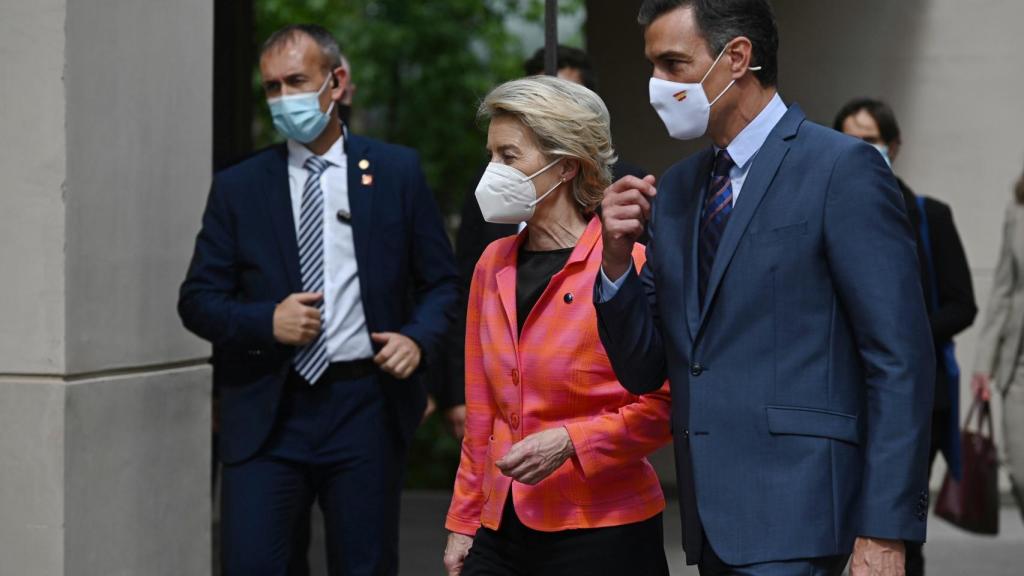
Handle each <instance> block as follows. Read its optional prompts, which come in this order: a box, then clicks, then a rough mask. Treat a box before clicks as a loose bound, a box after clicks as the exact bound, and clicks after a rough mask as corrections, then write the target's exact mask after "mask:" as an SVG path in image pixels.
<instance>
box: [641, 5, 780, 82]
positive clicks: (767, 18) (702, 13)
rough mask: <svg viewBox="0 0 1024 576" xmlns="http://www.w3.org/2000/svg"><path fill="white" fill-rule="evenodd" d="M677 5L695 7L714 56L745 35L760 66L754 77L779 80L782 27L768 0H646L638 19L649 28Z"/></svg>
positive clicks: (699, 24) (752, 60) (699, 26)
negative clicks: (779, 25) (779, 26)
mask: <svg viewBox="0 0 1024 576" xmlns="http://www.w3.org/2000/svg"><path fill="white" fill-rule="evenodd" d="M677 8H692V9H693V16H694V19H695V20H696V22H697V28H698V29H699V30H700V32H701V34H703V35H704V39H705V42H706V43H707V46H708V51H709V52H711V55H712V56H717V55H718V54H719V53H720V52H721V51H722V50H724V49H725V45H726V44H728V43H729V42H731V41H732V40H733V39H735V38H739V37H740V36H744V37H746V38H747V39H748V40H750V44H751V46H752V53H751V57H750V60H751V62H750V65H751V66H760V67H761V69H760V70H759V71H757V72H754V76H755V77H756V78H757V79H758V80H759V81H760V82H761V85H762V86H775V85H776V84H777V83H778V80H779V55H778V52H779V29H778V26H777V25H776V24H775V14H774V13H773V12H772V7H771V4H769V3H768V0H644V3H643V5H642V6H640V14H639V15H638V16H637V22H639V23H640V25H641V26H643V27H644V28H647V27H648V26H650V25H651V23H652V22H654V21H655V20H657V19H658V18H659V17H661V16H662V15H664V14H666V13H668V12H671V11H673V10H675V9H677Z"/></svg>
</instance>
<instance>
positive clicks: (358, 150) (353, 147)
mask: <svg viewBox="0 0 1024 576" xmlns="http://www.w3.org/2000/svg"><path fill="white" fill-rule="evenodd" d="M374 160H375V159H374V157H373V154H372V151H371V150H370V147H369V146H368V145H367V142H366V140H364V139H363V138H360V137H359V136H352V135H350V136H348V142H347V158H346V163H347V164H348V206H349V210H351V212H352V220H351V222H350V224H351V226H352V240H353V242H355V252H356V264H357V266H358V269H359V282H360V288H361V289H362V294H363V297H364V298H368V297H372V293H371V292H369V291H368V290H367V288H368V287H367V286H366V281H365V272H366V271H367V270H369V266H370V260H371V259H370V236H371V231H372V230H373V197H374V193H373V192H374V187H375V185H376V184H375V182H376V180H375V170H376V168H377V163H376V162H374Z"/></svg>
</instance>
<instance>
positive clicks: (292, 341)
mask: <svg viewBox="0 0 1024 576" xmlns="http://www.w3.org/2000/svg"><path fill="white" fill-rule="evenodd" d="M323 297H324V295H323V294H321V293H319V292H296V293H295V294H292V295H290V296H288V297H287V298H285V299H284V300H282V301H281V302H280V303H279V304H278V305H277V306H275V307H274V339H275V340H277V341H278V342H280V343H281V344H287V345H289V346H305V345H306V344H309V343H310V342H312V341H313V340H316V337H317V336H319V335H320V329H321V325H320V310H319V309H318V308H317V307H316V305H317V303H318V302H320V300H321V299H323Z"/></svg>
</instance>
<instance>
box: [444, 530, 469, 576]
mask: <svg viewBox="0 0 1024 576" xmlns="http://www.w3.org/2000/svg"><path fill="white" fill-rule="evenodd" d="M472 547H473V539H472V538H470V537H469V536H466V535H465V534H459V533H457V532H450V533H448V545H447V546H445V548H444V569H445V570H447V571H448V576H459V573H460V572H462V563H463V562H465V561H466V556H467V555H468V554H469V549H470V548H472Z"/></svg>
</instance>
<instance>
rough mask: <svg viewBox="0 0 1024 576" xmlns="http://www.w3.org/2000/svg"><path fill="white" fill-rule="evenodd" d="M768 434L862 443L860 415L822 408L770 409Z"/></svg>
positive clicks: (768, 407)
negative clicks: (859, 425) (858, 424)
mask: <svg viewBox="0 0 1024 576" xmlns="http://www.w3.org/2000/svg"><path fill="white" fill-rule="evenodd" d="M765 412H766V414H767V417H768V432H770V433H771V434H773V435H796V436H818V437H821V438H831V439H833V440H841V441H843V442H849V443H850V444H860V431H859V428H858V426H857V416H856V415H853V414H845V413H843V412H833V411H831V410H822V409H818V408H799V407H796V406H767V407H765Z"/></svg>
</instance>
